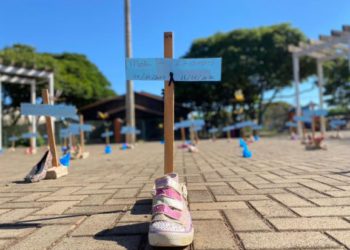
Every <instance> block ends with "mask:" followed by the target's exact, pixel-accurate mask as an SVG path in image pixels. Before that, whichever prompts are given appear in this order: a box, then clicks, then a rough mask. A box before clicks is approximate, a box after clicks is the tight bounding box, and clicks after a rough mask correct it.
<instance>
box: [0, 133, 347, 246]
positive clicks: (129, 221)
mask: <svg viewBox="0 0 350 250" xmlns="http://www.w3.org/2000/svg"><path fill="white" fill-rule="evenodd" d="M328 144H329V146H330V149H329V150H328V151H313V152H306V151H305V150H304V149H303V148H302V147H301V145H300V144H299V143H298V142H293V141H289V140H287V139H263V140H262V141H260V142H257V143H255V144H254V145H252V146H251V150H252V152H253V158H252V159H243V158H241V156H240V149H239V148H238V142H237V141H231V142H230V143H228V142H227V141H224V140H222V141H217V142H215V143H212V142H209V141H202V142H201V143H200V145H199V148H200V150H201V151H200V153H197V154H190V153H187V152H183V151H177V153H176V166H177V171H178V172H179V173H180V174H181V176H182V178H183V180H185V181H186V182H187V185H188V189H189V200H190V208H191V211H192V216H193V220H194V226H195V241H194V244H193V245H192V246H191V247H190V248H191V249H196V250H198V249H349V248H350V150H349V146H350V140H349V139H347V140H344V141H329V143H328ZM88 149H89V150H90V152H91V156H90V158H89V159H87V160H80V161H74V162H72V167H71V168H70V174H69V176H67V177H64V178H62V179H59V180H55V181H53V180H47V181H42V182H40V183H37V184H22V183H20V182H18V181H20V180H21V179H22V177H23V176H24V175H25V174H26V173H27V172H28V171H29V169H30V167H31V166H32V165H33V164H34V163H35V162H36V160H37V159H38V158H39V157H40V155H36V156H26V155H24V154H23V150H21V151H19V152H17V153H15V154H14V153H7V154H5V155H2V156H0V249H1V248H4V249H46V248H48V249H150V247H149V246H148V245H147V230H148V222H149V220H150V202H151V200H150V190H151V187H152V181H153V179H154V178H155V177H157V176H160V175H161V173H162V167H163V166H162V160H163V155H162V145H160V144H157V143H147V144H139V145H138V146H137V147H136V148H135V150H131V151H120V150H116V147H114V152H113V155H108V156H107V155H103V154H102V152H103V147H102V146H91V147H88Z"/></svg>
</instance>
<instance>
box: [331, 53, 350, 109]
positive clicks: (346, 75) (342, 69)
mask: <svg viewBox="0 0 350 250" xmlns="http://www.w3.org/2000/svg"><path fill="white" fill-rule="evenodd" d="M325 76H326V81H325V94H326V95H328V96H329V98H328V99H327V100H326V101H327V103H328V104H329V105H330V106H332V107H336V109H335V110H342V111H343V112H346V111H349V110H350V84H349V82H350V69H349V62H348V60H346V59H337V60H335V61H331V62H328V63H327V64H326V65H325Z"/></svg>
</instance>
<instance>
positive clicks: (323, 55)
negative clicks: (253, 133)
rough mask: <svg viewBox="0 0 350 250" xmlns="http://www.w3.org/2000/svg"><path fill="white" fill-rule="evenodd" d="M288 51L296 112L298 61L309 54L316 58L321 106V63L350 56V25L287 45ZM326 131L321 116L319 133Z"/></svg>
mask: <svg viewBox="0 0 350 250" xmlns="http://www.w3.org/2000/svg"><path fill="white" fill-rule="evenodd" d="M288 49H289V52H291V53H292V57H293V76H294V86H295V104H296V114H297V116H300V115H301V106H300V91H299V84H300V71H299V61H300V58H301V57H303V56H309V57H312V58H315V59H316V62H317V78H318V88H319V106H320V108H321V109H322V108H323V106H324V105H323V86H324V76H323V63H324V62H325V61H329V60H334V59H337V58H340V57H347V58H350V26H348V25H344V26H343V28H342V31H337V30H332V31H331V35H330V36H325V35H320V36H319V40H314V41H309V42H308V43H299V46H294V45H289V48H288ZM325 132H326V121H325V118H324V117H321V133H322V134H323V135H324V134H325ZM298 134H299V136H301V135H302V127H301V122H298Z"/></svg>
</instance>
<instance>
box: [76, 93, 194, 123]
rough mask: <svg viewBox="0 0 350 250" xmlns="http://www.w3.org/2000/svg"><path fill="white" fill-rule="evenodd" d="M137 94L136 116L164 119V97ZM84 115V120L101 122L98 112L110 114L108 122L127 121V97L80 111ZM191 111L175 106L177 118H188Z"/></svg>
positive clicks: (98, 103)
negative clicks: (118, 119) (117, 119)
mask: <svg viewBox="0 0 350 250" xmlns="http://www.w3.org/2000/svg"><path fill="white" fill-rule="evenodd" d="M134 93H135V96H134V98H135V115H136V119H138V118H139V119H140V118H146V119H147V118H161V117H163V111H164V101H163V97H161V96H158V95H154V94H151V93H147V92H143V91H142V92H134ZM79 112H80V113H81V114H82V115H84V120H86V121H89V120H90V121H91V120H99V118H98V114H97V113H98V112H103V113H108V115H109V118H108V120H114V119H116V118H120V119H125V95H120V96H115V97H110V98H106V99H103V100H100V101H97V102H94V103H91V104H89V105H86V106H84V107H81V108H80V109H79ZM190 112H191V110H190V109H189V108H186V107H183V106H182V105H180V104H175V116H176V117H186V116H187V115H188V113H190Z"/></svg>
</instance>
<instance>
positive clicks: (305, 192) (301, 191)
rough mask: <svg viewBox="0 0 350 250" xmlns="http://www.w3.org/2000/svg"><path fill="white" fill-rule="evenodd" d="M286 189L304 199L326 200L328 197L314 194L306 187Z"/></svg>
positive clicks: (314, 192)
mask: <svg viewBox="0 0 350 250" xmlns="http://www.w3.org/2000/svg"><path fill="white" fill-rule="evenodd" d="M287 189H288V190H290V191H291V192H293V193H296V194H298V195H300V196H302V197H305V198H327V197H328V196H326V195H324V194H323V193H319V192H316V191H314V190H312V189H309V188H306V187H298V188H287Z"/></svg>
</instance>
